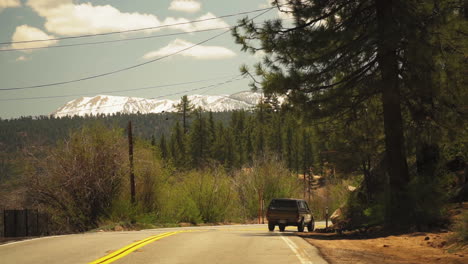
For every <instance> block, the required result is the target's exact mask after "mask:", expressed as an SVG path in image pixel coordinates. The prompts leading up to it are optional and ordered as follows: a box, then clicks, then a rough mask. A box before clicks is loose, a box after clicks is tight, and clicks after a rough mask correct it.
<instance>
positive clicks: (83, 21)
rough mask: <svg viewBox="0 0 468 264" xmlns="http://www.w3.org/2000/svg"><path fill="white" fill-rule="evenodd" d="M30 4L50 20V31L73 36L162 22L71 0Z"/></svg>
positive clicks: (48, 22) (149, 16)
mask: <svg viewBox="0 0 468 264" xmlns="http://www.w3.org/2000/svg"><path fill="white" fill-rule="evenodd" d="M28 5H29V6H30V7H32V8H33V9H34V10H35V11H36V12H37V13H38V14H39V15H40V16H42V17H45V18H46V23H45V28H46V29H47V30H48V31H49V32H53V33H56V34H60V35H65V36H71V35H80V34H98V33H105V32H111V31H123V30H130V29H136V28H145V27H156V26H160V25H161V22H160V21H159V19H158V18H157V17H156V16H154V15H149V14H140V13H123V12H120V11H119V10H118V9H116V8H114V7H112V6H110V5H104V6H93V5H92V4H91V3H82V4H77V5H75V4H73V3H72V2H71V1H67V0H54V1H52V3H51V2H49V1H45V0H30V1H29V2H28Z"/></svg>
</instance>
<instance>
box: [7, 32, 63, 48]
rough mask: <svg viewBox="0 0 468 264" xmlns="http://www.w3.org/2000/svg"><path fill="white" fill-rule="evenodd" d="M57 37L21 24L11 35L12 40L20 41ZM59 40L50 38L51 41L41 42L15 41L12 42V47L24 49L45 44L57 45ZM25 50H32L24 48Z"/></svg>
mask: <svg viewBox="0 0 468 264" xmlns="http://www.w3.org/2000/svg"><path fill="white" fill-rule="evenodd" d="M51 38H55V37H54V36H52V35H48V34H46V33H45V32H44V31H42V30H40V29H38V28H35V27H31V26H28V25H21V26H18V27H16V30H15V32H14V33H13V36H12V37H11V41H12V42H18V41H29V40H38V39H51ZM57 42H58V41H57V40H50V41H41V42H31V43H13V44H11V48H13V49H24V48H35V47H45V46H52V45H55V44H56V43H57ZM24 52H30V51H28V50H24Z"/></svg>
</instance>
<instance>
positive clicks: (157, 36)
mask: <svg viewBox="0 0 468 264" xmlns="http://www.w3.org/2000/svg"><path fill="white" fill-rule="evenodd" d="M227 28H232V27H218V28H210V29H202V30H194V31H186V32H178V33H170V34H159V35H153V36H146V37H136V38H125V39H114V40H104V41H97V42H85V43H75V44H64V45H56V46H42V47H31V48H12V49H0V52H6V51H21V50H38V49H51V48H65V47H75V46H84V45H98V44H107V43H115V42H123V41H132V40H141V39H151V38H161V37H170V36H177V35H184V34H190V33H199V32H208V31H214V30H220V29H227Z"/></svg>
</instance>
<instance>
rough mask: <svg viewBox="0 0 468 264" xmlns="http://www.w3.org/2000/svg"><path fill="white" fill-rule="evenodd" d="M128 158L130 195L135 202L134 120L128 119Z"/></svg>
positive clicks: (133, 202)
mask: <svg viewBox="0 0 468 264" xmlns="http://www.w3.org/2000/svg"><path fill="white" fill-rule="evenodd" d="M128 158H129V160H130V195H131V202H132V204H135V173H134V169H133V134H132V121H128Z"/></svg>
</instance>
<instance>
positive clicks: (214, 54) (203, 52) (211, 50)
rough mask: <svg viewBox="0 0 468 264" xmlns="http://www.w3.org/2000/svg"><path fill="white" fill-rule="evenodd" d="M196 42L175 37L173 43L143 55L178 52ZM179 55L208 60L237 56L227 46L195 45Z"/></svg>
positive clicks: (147, 57) (151, 56)
mask: <svg viewBox="0 0 468 264" xmlns="http://www.w3.org/2000/svg"><path fill="white" fill-rule="evenodd" d="M193 45H195V44H193V43H190V42H188V41H185V40H182V39H175V40H174V41H172V42H171V43H169V44H168V45H167V46H165V47H163V48H161V49H159V50H156V51H152V52H149V53H147V54H145V55H144V56H143V58H144V59H153V58H157V57H162V56H166V55H169V54H173V53H174V52H178V51H180V50H183V49H186V48H189V47H191V46H193ZM178 55H180V56H186V57H192V58H195V59H206V60H213V59H227V58H232V57H235V56H236V53H234V52H233V51H232V50H230V49H228V48H225V47H220V46H201V45H198V46H195V47H193V48H190V49H187V50H185V51H182V52H181V53H179V54H178Z"/></svg>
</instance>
